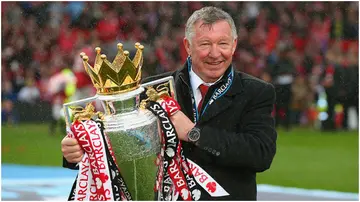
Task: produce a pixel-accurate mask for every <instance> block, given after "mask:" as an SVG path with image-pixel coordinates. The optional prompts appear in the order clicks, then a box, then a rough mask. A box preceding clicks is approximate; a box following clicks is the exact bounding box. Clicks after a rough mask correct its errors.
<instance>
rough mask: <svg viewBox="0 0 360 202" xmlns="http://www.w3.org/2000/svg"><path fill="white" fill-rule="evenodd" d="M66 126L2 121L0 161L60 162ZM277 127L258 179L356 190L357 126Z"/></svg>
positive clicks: (48, 163)
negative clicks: (330, 129)
mask: <svg viewBox="0 0 360 202" xmlns="http://www.w3.org/2000/svg"><path fill="white" fill-rule="evenodd" d="M63 131H64V132H63V133H61V132H60V131H58V132H57V134H55V135H52V136H51V135H49V134H48V125H47V124H21V125H18V126H12V127H9V126H2V128H1V132H2V137H1V146H2V163H15V164H27V165H48V166H61V165H62V154H61V151H60V150H61V149H60V142H61V139H62V138H63V137H64V135H65V128H64V130H63ZM278 132H279V136H278V141H277V154H276V156H275V159H274V161H273V164H272V166H271V168H270V169H269V170H267V171H265V172H264V173H260V174H258V178H257V181H258V183H261V184H273V185H281V186H291V187H301V188H311V189H327V190H337V191H344V192H358V179H359V174H358V170H359V166H358V159H359V156H358V142H359V141H358V132H357V131H356V132H354V131H353V132H334V133H322V132H319V131H316V130H311V129H303V128H296V129H293V130H292V131H291V132H285V131H283V130H279V131H278Z"/></svg>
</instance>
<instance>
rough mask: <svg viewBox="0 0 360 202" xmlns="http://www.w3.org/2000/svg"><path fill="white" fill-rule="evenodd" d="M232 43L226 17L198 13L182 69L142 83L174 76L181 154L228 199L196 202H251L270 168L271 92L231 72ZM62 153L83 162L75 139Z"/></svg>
mask: <svg viewBox="0 0 360 202" xmlns="http://www.w3.org/2000/svg"><path fill="white" fill-rule="evenodd" d="M236 44H237V34H236V27H235V25H234V22H233V19H232V18H231V17H230V15H229V14H228V13H226V12H224V11H222V10H221V9H218V8H215V7H205V8H202V9H200V10H197V11H195V12H194V13H193V14H192V16H191V17H190V18H189V19H188V21H187V24H186V28H185V39H184V45H185V48H186V50H187V52H188V54H189V58H188V60H187V62H186V63H185V65H184V67H183V68H182V69H180V70H177V71H175V72H173V73H167V74H165V75H160V76H155V77H152V78H148V79H147V80H146V82H147V81H150V80H154V79H159V78H161V77H164V76H168V75H172V76H173V77H174V79H175V88H176V93H177V98H178V102H179V104H180V106H181V111H179V112H177V113H175V114H174V115H173V116H172V117H171V120H172V122H173V124H174V126H175V128H176V131H177V133H178V137H179V139H180V140H182V141H183V147H184V154H185V155H186V156H187V157H188V158H189V159H191V160H192V161H193V162H195V163H196V164H198V165H199V166H200V167H201V168H203V169H204V170H205V171H206V172H207V173H208V174H209V175H210V176H212V177H213V178H214V179H215V180H216V181H217V182H218V183H219V184H220V185H221V186H222V187H223V188H224V189H225V190H226V191H227V192H228V193H229V194H230V195H229V196H226V197H217V198H211V197H210V195H208V194H207V193H205V192H204V194H202V196H201V200H216V199H219V200H256V173H257V172H262V171H264V170H266V169H268V168H269V167H270V164H271V162H272V159H273V157H274V155H275V151H276V137H277V133H276V131H275V128H274V120H273V118H272V116H271V111H272V109H273V105H274V102H275V91H274V87H273V86H272V85H271V84H268V83H266V82H264V81H261V80H259V79H256V78H254V77H252V76H249V75H247V74H244V73H241V72H235V71H234V68H233V66H232V65H231V62H232V55H233V54H234V52H235V49H236ZM201 84H204V85H205V86H208V87H209V88H208V92H207V93H206V94H205V95H204V96H202V95H201V94H202V93H201V92H200V88H201V89H202V90H203V89H204V88H206V87H204V86H203V85H201ZM200 86H201V87H200ZM203 98H204V100H203V101H201V99H203ZM199 103H202V104H200V105H201V106H200V107H198V106H199ZM62 151H63V153H64V157H65V158H66V159H67V160H68V161H69V162H79V161H80V159H81V157H82V151H81V150H80V149H79V146H78V145H77V142H76V140H74V139H69V138H65V139H64V140H63V141H62Z"/></svg>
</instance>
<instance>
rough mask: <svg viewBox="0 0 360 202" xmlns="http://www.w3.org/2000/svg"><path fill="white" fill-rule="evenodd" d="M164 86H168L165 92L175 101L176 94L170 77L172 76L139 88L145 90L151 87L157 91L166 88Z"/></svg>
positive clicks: (172, 79) (172, 78)
mask: <svg viewBox="0 0 360 202" xmlns="http://www.w3.org/2000/svg"><path fill="white" fill-rule="evenodd" d="M166 85H168V86H169V89H167V91H168V93H169V94H170V96H171V97H173V98H174V99H175V100H177V98H176V93H175V82H174V77H172V76H167V77H164V78H161V79H158V80H154V81H150V82H147V83H143V84H141V86H142V87H144V88H145V89H146V88H147V87H149V86H151V87H154V88H155V89H156V90H157V91H160V90H161V89H164V88H167V87H165V86H166ZM155 86H156V87H155Z"/></svg>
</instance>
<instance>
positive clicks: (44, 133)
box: [1, 124, 65, 166]
mask: <svg viewBox="0 0 360 202" xmlns="http://www.w3.org/2000/svg"><path fill="white" fill-rule="evenodd" d="M48 128H49V127H48V125H47V124H21V125H15V126H2V127H1V134H2V136H1V163H14V164H26V165H47V166H62V154H61V146H60V142H61V140H62V138H63V137H64V136H65V127H64V132H63V134H61V133H60V130H57V131H58V132H57V133H56V134H54V135H49V130H48Z"/></svg>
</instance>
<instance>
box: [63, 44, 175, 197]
mask: <svg viewBox="0 0 360 202" xmlns="http://www.w3.org/2000/svg"><path fill="white" fill-rule="evenodd" d="M117 48H118V52H117V55H116V56H115V59H114V60H113V62H112V63H111V62H109V61H108V59H107V57H106V55H104V54H101V49H100V48H99V47H97V48H96V49H95V50H96V58H95V64H94V66H93V67H92V66H91V65H90V64H89V63H88V59H89V58H88V56H86V55H85V54H84V53H81V54H80V56H81V58H82V59H83V64H84V67H85V70H86V72H87V73H88V74H89V76H90V78H91V80H92V82H93V84H94V87H95V88H96V89H97V93H96V95H95V96H93V97H90V98H86V99H82V100H77V101H74V102H69V103H65V104H64V110H65V120H66V124H67V126H66V127H67V131H69V130H70V127H71V124H72V121H73V118H74V116H75V117H79V116H80V115H81V113H85V112H86V110H89V109H92V110H93V109H94V108H93V107H92V108H91V107H88V106H89V105H91V102H93V101H96V100H97V101H100V102H101V105H102V107H103V112H101V113H96V114H98V115H99V114H101V122H102V123H103V126H104V132H105V133H106V134H107V137H108V138H109V141H110V143H111V148H112V151H113V154H114V156H115V158H116V162H115V163H116V164H117V166H118V168H119V169H120V173H121V175H122V177H123V179H124V181H125V183H126V186H127V188H128V190H129V192H130V194H131V197H132V200H154V199H155V192H154V185H155V180H156V175H157V172H158V166H157V165H156V164H155V162H156V160H157V157H158V155H159V152H160V149H161V143H160V136H159V134H160V133H161V131H160V130H161V129H160V128H159V124H158V121H157V118H156V117H155V116H154V115H153V114H152V113H151V112H150V111H149V110H147V109H146V108H144V107H140V103H141V101H142V100H144V99H146V98H147V96H146V91H147V89H149V88H151V89H152V90H154V89H155V90H156V91H157V92H162V93H166V94H168V95H170V96H172V97H174V98H175V92H174V81H173V77H166V78H163V79H160V80H156V81H154V82H150V83H145V84H140V80H141V68H142V65H143V49H144V46H143V45H141V44H140V43H136V44H135V48H136V54H135V56H134V58H133V59H132V60H131V59H130V58H129V52H128V51H124V50H123V45H122V44H121V43H119V44H117ZM175 99H176V98H175ZM85 103H87V104H88V105H87V107H86V108H84V109H82V110H80V113H79V110H78V109H79V107H77V106H79V105H84V104H85ZM89 103H90V104H89ZM74 112H77V113H74ZM87 115H89V113H88V114H87ZM92 115H93V114H91V113H90V116H92ZM99 117H100V116H99Z"/></svg>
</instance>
